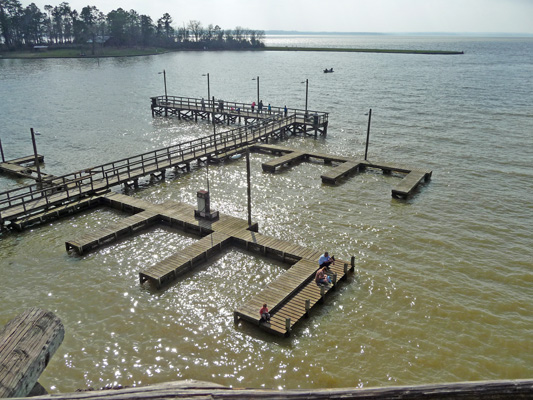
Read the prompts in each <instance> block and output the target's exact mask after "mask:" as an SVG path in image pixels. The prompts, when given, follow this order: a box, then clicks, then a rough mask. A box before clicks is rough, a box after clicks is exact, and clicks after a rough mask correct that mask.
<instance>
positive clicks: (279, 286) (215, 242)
mask: <svg viewBox="0 0 533 400" xmlns="http://www.w3.org/2000/svg"><path fill="white" fill-rule="evenodd" d="M93 203H95V204H96V203H98V204H99V205H102V206H108V207H113V208H115V209H118V210H122V211H126V212H130V213H132V214H133V215H132V216H129V217H126V218H124V219H122V220H121V221H119V222H116V223H113V224H111V225H109V226H107V227H102V228H99V229H98V230H96V231H94V232H91V233H90V234H86V235H83V236H82V237H81V238H79V239H74V240H69V241H67V242H65V248H66V250H67V251H70V250H73V251H75V252H76V253H78V254H84V253H86V252H88V251H91V250H94V249H96V248H98V247H100V246H106V245H109V244H110V243H112V242H114V241H116V240H119V239H121V238H124V237H126V236H128V235H133V234H135V233H136V232H138V231H139V230H140V229H143V228H147V227H150V226H153V225H155V224H158V223H160V224H165V225H168V226H170V227H174V228H178V229H180V230H183V231H185V232H192V233H195V234H197V235H199V236H200V237H201V238H200V239H199V240H198V241H196V242H195V243H193V244H192V245H190V246H188V247H186V248H185V249H183V250H180V251H179V252H178V253H176V254H174V255H171V256H170V257H167V258H166V259H164V260H162V261H160V262H158V263H157V264H155V265H153V266H149V267H147V268H145V269H143V270H142V271H140V272H139V282H140V284H141V285H143V284H144V283H146V282H150V283H151V284H152V285H153V286H154V287H155V288H157V289H160V288H161V287H163V286H164V285H167V284H169V283H171V282H172V281H173V280H175V279H177V278H179V277H180V276H182V275H183V274H185V273H187V272H190V271H192V270H193V269H194V268H195V267H197V266H198V265H200V264H202V263H205V262H207V261H208V260H209V258H211V257H213V256H214V255H216V254H217V253H219V252H220V251H222V250H223V249H225V248H227V247H230V246H235V247H238V248H241V249H244V250H246V251H252V252H256V253H258V254H261V255H263V256H266V257H270V258H274V259H277V260H281V261H283V262H284V263H288V264H290V265H291V267H290V268H289V269H288V270H287V271H286V272H284V273H283V274H282V275H281V276H280V277H278V279H276V280H275V281H273V282H272V283H271V284H270V285H268V286H267V287H266V288H265V289H264V290H263V291H261V292H260V293H258V294H257V295H256V296H254V297H253V298H252V299H250V300H249V301H247V302H246V303H245V304H243V305H241V306H239V307H238V308H237V309H236V310H235V312H234V320H235V322H237V323H238V321H239V320H241V319H242V320H244V321H249V322H252V323H254V324H257V325H259V308H260V307H259V308H257V305H258V304H259V303H261V302H262V303H264V302H267V303H268V304H269V305H270V307H271V313H272V315H273V318H272V320H271V323H270V324H261V325H260V327H261V328H262V329H264V330H266V331H268V332H270V333H274V334H278V335H282V336H287V335H289V334H290V331H291V330H292V328H293V326H294V325H295V324H296V323H298V322H299V321H300V320H301V319H302V318H303V317H304V316H308V314H309V310H310V309H311V308H312V307H314V306H315V305H316V304H317V303H318V302H319V301H320V300H321V299H323V298H324V297H325V295H326V294H327V293H328V292H329V291H330V290H332V289H333V288H334V286H333V287H329V288H322V289H321V288H319V287H317V286H316V284H315V283H314V277H315V274H316V271H317V270H318V259H319V257H320V256H321V255H322V251H317V250H315V249H310V248H307V247H304V246H300V245H297V244H294V243H290V242H287V241H284V240H281V239H277V238H273V237H269V236H265V235H263V234H261V233H258V232H257V228H258V227H257V224H252V225H251V226H250V227H249V226H248V222H247V221H245V220H242V219H240V218H235V217H232V216H230V215H226V214H222V213H220V214H219V218H218V219H217V220H215V221H211V220H205V219H200V218H197V217H196V216H195V213H194V207H193V206H191V205H189V204H185V203H180V202H175V201H168V202H165V203H163V204H159V205H156V204H152V203H150V202H147V201H144V200H141V199H134V198H132V197H130V196H126V195H123V194H119V193H108V194H105V195H103V196H101V197H100V199H99V200H97V199H93ZM353 268H354V258H352V261H351V269H352V270H353ZM331 270H332V274H335V279H334V282H335V283H337V282H338V280H340V279H342V278H343V277H344V276H345V275H346V274H347V273H348V264H347V263H346V262H344V261H342V260H337V261H336V264H335V265H334V266H332V267H331ZM302 299H303V300H302ZM262 303H261V305H262Z"/></svg>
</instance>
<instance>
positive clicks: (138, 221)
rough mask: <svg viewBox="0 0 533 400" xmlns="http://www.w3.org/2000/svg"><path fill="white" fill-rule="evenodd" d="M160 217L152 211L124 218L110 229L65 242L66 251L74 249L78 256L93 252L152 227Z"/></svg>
mask: <svg viewBox="0 0 533 400" xmlns="http://www.w3.org/2000/svg"><path fill="white" fill-rule="evenodd" d="M160 219H161V217H160V215H159V214H158V213H156V212H154V211H142V212H140V213H138V214H134V215H132V216H130V217H127V218H124V219H123V220H121V221H119V222H117V223H116V224H114V225H113V226H111V227H106V228H103V229H102V230H99V231H97V232H91V233H89V234H87V235H85V236H83V237H81V238H80V239H77V240H71V241H68V242H65V247H66V249H67V251H69V250H70V249H74V250H75V251H76V252H77V253H78V254H80V255H81V254H83V253H85V252H87V251H90V250H93V249H95V248H97V247H99V246H101V245H103V244H108V243H111V242H114V241H117V240H118V239H120V238H122V237H124V236H127V235H131V234H133V233H135V232H137V231H138V230H140V229H144V228H147V227H149V226H150V225H153V224H154V223H155V222H157V221H158V220H160Z"/></svg>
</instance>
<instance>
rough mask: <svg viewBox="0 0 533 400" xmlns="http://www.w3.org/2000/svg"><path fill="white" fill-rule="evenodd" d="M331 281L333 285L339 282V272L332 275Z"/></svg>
mask: <svg viewBox="0 0 533 400" xmlns="http://www.w3.org/2000/svg"><path fill="white" fill-rule="evenodd" d="M331 283H332V284H333V287H335V285H336V284H337V274H332V275H331Z"/></svg>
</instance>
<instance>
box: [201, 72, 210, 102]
mask: <svg viewBox="0 0 533 400" xmlns="http://www.w3.org/2000/svg"><path fill="white" fill-rule="evenodd" d="M202 76H207V102H208V103H209V101H210V100H211V89H210V88H209V72H208V73H207V74H202Z"/></svg>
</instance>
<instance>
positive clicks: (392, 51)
mask: <svg viewBox="0 0 533 400" xmlns="http://www.w3.org/2000/svg"><path fill="white" fill-rule="evenodd" d="M264 50H266V51H316V52H320V51H323V52H341V53H342V52H344V53H387V54H436V55H458V54H464V52H463V51H446V50H401V49H397V50H396V49H353V48H329V47H265V48H264Z"/></svg>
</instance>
